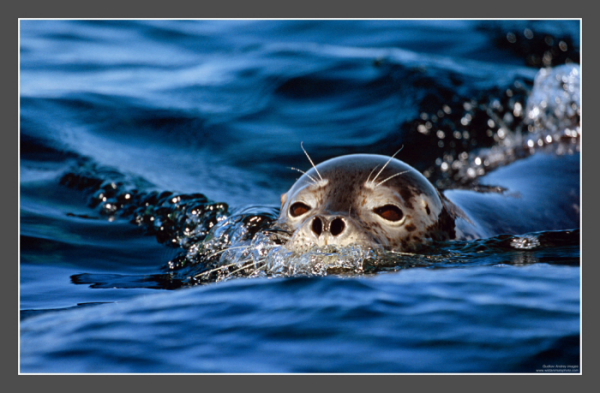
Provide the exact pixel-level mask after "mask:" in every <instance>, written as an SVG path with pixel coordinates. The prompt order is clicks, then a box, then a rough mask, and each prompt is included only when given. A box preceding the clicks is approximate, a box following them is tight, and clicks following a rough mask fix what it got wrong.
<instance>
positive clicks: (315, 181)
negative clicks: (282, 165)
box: [289, 166, 318, 184]
mask: <svg viewBox="0 0 600 393" xmlns="http://www.w3.org/2000/svg"><path fill="white" fill-rule="evenodd" d="M289 168H290V169H292V170H294V171H298V172H300V173H303V174H305V175H306V176H308V177H309V178H310V180H312V181H313V183H314V184H317V183H318V182H317V179H315V178H314V177H312V176H311V175H309V174H308V173H306V172H304V171H303V170H302V169H298V168H294V167H293V166H291V167H289ZM317 173H318V172H317Z"/></svg>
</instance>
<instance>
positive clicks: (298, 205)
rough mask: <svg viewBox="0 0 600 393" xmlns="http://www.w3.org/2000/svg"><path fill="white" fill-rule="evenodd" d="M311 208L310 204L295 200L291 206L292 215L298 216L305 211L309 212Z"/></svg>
mask: <svg viewBox="0 0 600 393" xmlns="http://www.w3.org/2000/svg"><path fill="white" fill-rule="evenodd" d="M309 210H310V206H308V205H305V204H304V203H302V202H295V203H293V204H292V206H290V216H292V217H298V216H301V215H303V214H305V213H308V211H309Z"/></svg>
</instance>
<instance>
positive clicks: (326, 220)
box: [311, 216, 346, 237]
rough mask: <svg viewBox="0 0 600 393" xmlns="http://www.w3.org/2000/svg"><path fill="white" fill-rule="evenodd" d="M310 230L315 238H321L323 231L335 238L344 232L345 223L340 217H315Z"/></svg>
mask: <svg viewBox="0 0 600 393" xmlns="http://www.w3.org/2000/svg"><path fill="white" fill-rule="evenodd" d="M311 230H312V231H313V233H314V234H315V235H317V237H319V236H321V234H322V233H323V231H325V232H329V233H330V234H331V235H332V236H334V237H337V236H339V235H341V234H342V233H344V231H345V230H346V223H345V222H344V219H343V218H341V217H325V216H315V217H314V218H313V220H312V225H311Z"/></svg>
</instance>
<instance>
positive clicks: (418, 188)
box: [277, 154, 458, 253]
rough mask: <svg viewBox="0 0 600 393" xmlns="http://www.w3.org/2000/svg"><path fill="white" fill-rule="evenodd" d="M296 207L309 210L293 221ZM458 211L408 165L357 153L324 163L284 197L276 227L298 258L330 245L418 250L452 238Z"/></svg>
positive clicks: (301, 178)
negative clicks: (428, 243)
mask: <svg viewBox="0 0 600 393" xmlns="http://www.w3.org/2000/svg"><path fill="white" fill-rule="evenodd" d="M295 203H301V204H304V205H306V206H308V207H309V208H310V209H309V210H308V211H306V212H304V213H303V214H299V215H298V216H296V217H295V216H293V214H292V212H291V211H290V208H291V207H292V206H293V205H294V204H295ZM303 210H304V209H303ZM386 210H388V214H387V215H385V214H379V213H377V212H378V211H386ZM457 211H458V210H457V208H454V207H453V206H452V205H451V202H450V201H448V200H446V199H445V198H444V197H443V196H442V195H441V194H440V193H439V192H438V191H437V190H436V189H435V188H434V187H433V185H431V183H430V182H429V181H428V180H427V179H426V178H425V177H424V176H423V175H421V174H420V173H419V172H418V171H417V170H415V169H414V168H412V167H411V166H409V165H408V164H406V163H404V162H402V161H400V160H397V159H394V158H390V157H386V156H379V155H367V154H356V155H348V156H342V157H337V158H334V159H331V160H329V161H325V162H323V163H321V164H319V165H318V166H316V167H313V168H312V169H311V170H309V171H308V172H306V173H305V174H304V175H303V176H302V177H300V178H299V179H298V180H297V181H296V183H295V184H294V185H293V186H292V187H291V189H290V190H289V191H288V192H287V193H286V194H284V195H283V196H282V207H281V213H280V216H279V219H278V221H277V224H278V226H280V227H281V228H282V229H284V230H287V231H288V232H290V233H291V237H290V239H289V241H288V242H287V243H286V247H287V248H289V249H290V250H292V251H295V252H299V253H302V252H306V251H308V250H310V249H312V248H314V247H316V246H325V245H329V244H334V245H337V246H348V245H352V244H357V245H361V246H366V247H372V248H376V249H385V250H393V251H416V250H418V249H419V248H420V247H421V246H422V245H423V244H425V243H427V242H428V241H431V240H449V239H454V238H456V237H457V231H456V225H455V224H456V223H455V219H456V217H457ZM398 217H401V218H399V219H398ZM317 221H318V222H317ZM332 228H334V229H333V230H332ZM317 229H319V230H317Z"/></svg>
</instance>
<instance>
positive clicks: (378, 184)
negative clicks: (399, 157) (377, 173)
mask: <svg viewBox="0 0 600 393" xmlns="http://www.w3.org/2000/svg"><path fill="white" fill-rule="evenodd" d="M406 172H408V171H402V172H398V173H395V174H393V175H392V176H390V177H388V178H387V179H385V180H383V181H380V182H379V183H377V185H376V186H375V187H379V186H380V185H382V184H383V183H385V182H386V181H388V180H390V179H393V178H394V177H396V176H400V175H402V174H404V173H406Z"/></svg>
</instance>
